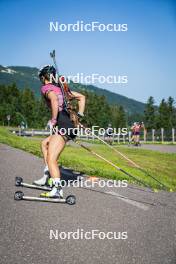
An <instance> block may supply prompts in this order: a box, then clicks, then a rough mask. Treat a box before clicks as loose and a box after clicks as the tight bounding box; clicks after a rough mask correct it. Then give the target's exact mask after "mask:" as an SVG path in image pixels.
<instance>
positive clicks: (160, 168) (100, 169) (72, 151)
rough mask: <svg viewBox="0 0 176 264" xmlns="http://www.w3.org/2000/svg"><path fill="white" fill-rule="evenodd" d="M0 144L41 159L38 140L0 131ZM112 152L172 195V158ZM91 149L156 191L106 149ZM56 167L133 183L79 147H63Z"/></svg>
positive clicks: (175, 161) (175, 172)
mask: <svg viewBox="0 0 176 264" xmlns="http://www.w3.org/2000/svg"><path fill="white" fill-rule="evenodd" d="M0 142H1V143H4V144H7V145H10V146H12V147H15V148H19V149H22V150H24V151H27V152H30V153H32V154H34V155H37V156H39V157H42V153H41V150H40V140H33V139H31V138H30V139H29V138H24V137H18V136H16V135H13V134H11V133H10V132H9V131H8V130H7V129H6V128H3V127H0ZM116 148H117V149H118V150H119V151H121V152H122V153H123V154H125V155H127V156H128V157H129V158H131V159H132V160H134V161H135V162H136V163H138V164H139V165H140V166H142V167H143V168H145V169H146V170H148V171H149V172H150V173H151V174H152V175H153V176H154V177H156V178H157V179H158V180H160V181H161V182H162V183H164V184H165V185H167V186H168V187H169V188H172V189H173V190H174V191H176V154H173V153H172V154H169V153H160V152H158V151H150V150H144V149H134V148H124V147H123V146H122V147H121V146H116ZM91 149H93V150H94V151H96V152H97V153H98V154H100V155H102V156H104V157H105V158H107V159H109V160H111V161H112V162H114V163H115V164H116V165H118V166H119V167H121V168H122V169H124V170H126V171H127V172H129V173H131V174H133V175H134V176H136V177H137V178H139V179H142V180H143V181H145V183H147V184H148V185H150V186H151V187H152V188H159V186H158V184H157V183H156V182H155V181H154V180H152V179H151V178H149V177H148V176H146V175H145V174H144V173H142V172H141V171H139V170H138V169H135V168H134V167H132V166H131V165H130V164H129V163H128V162H127V161H125V160H124V159H122V158H121V157H120V156H118V154H116V153H115V152H113V150H111V149H109V148H108V147H107V146H104V145H102V144H98V145H92V146H91ZM60 164H61V165H63V166H67V167H70V168H72V169H74V170H78V171H82V172H84V173H86V174H89V175H95V176H98V177H104V178H109V179H121V180H122V179H127V180H128V181H129V182H133V180H132V179H131V178H129V177H128V176H125V175H124V174H123V173H121V172H119V171H117V170H116V169H114V168H113V167H111V166H110V165H108V164H107V163H105V162H104V161H102V160H100V159H98V158H96V157H94V156H93V155H91V154H90V153H89V152H87V151H86V150H84V149H82V148H80V147H74V146H66V148H65V150H64V151H63V153H62V155H61V158H60Z"/></svg>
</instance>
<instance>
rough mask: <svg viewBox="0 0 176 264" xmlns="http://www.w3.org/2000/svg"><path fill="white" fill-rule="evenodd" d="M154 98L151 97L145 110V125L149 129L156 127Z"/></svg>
mask: <svg viewBox="0 0 176 264" xmlns="http://www.w3.org/2000/svg"><path fill="white" fill-rule="evenodd" d="M154 103H155V101H154V98H153V97H152V96H150V97H149V99H148V101H147V104H146V107H145V110H144V120H145V127H146V128H148V129H152V128H155V125H156V124H155V117H156V113H155V106H154Z"/></svg>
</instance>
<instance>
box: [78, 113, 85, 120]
mask: <svg viewBox="0 0 176 264" xmlns="http://www.w3.org/2000/svg"><path fill="white" fill-rule="evenodd" d="M77 116H78V119H79V120H80V119H81V118H83V117H84V114H83V113H80V112H78V113H77Z"/></svg>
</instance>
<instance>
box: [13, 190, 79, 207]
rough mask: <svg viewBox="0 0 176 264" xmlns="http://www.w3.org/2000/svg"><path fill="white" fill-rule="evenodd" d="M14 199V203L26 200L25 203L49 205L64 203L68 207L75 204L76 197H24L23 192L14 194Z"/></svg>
mask: <svg viewBox="0 0 176 264" xmlns="http://www.w3.org/2000/svg"><path fill="white" fill-rule="evenodd" d="M14 199H15V200H16V201H20V200H27V201H39V202H50V203H66V204H69V205H74V204H75V203H76V197H75V196H74V195H69V196H67V197H66V199H64V198H46V197H36V196H25V195H24V193H23V192H21V191H17V192H15V195H14Z"/></svg>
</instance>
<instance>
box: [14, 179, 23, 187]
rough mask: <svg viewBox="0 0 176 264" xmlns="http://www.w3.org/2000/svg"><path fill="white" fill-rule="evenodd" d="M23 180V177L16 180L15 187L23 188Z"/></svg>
mask: <svg viewBox="0 0 176 264" xmlns="http://www.w3.org/2000/svg"><path fill="white" fill-rule="evenodd" d="M22 182H23V179H22V178H21V177H16V178H15V186H21V184H22Z"/></svg>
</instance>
